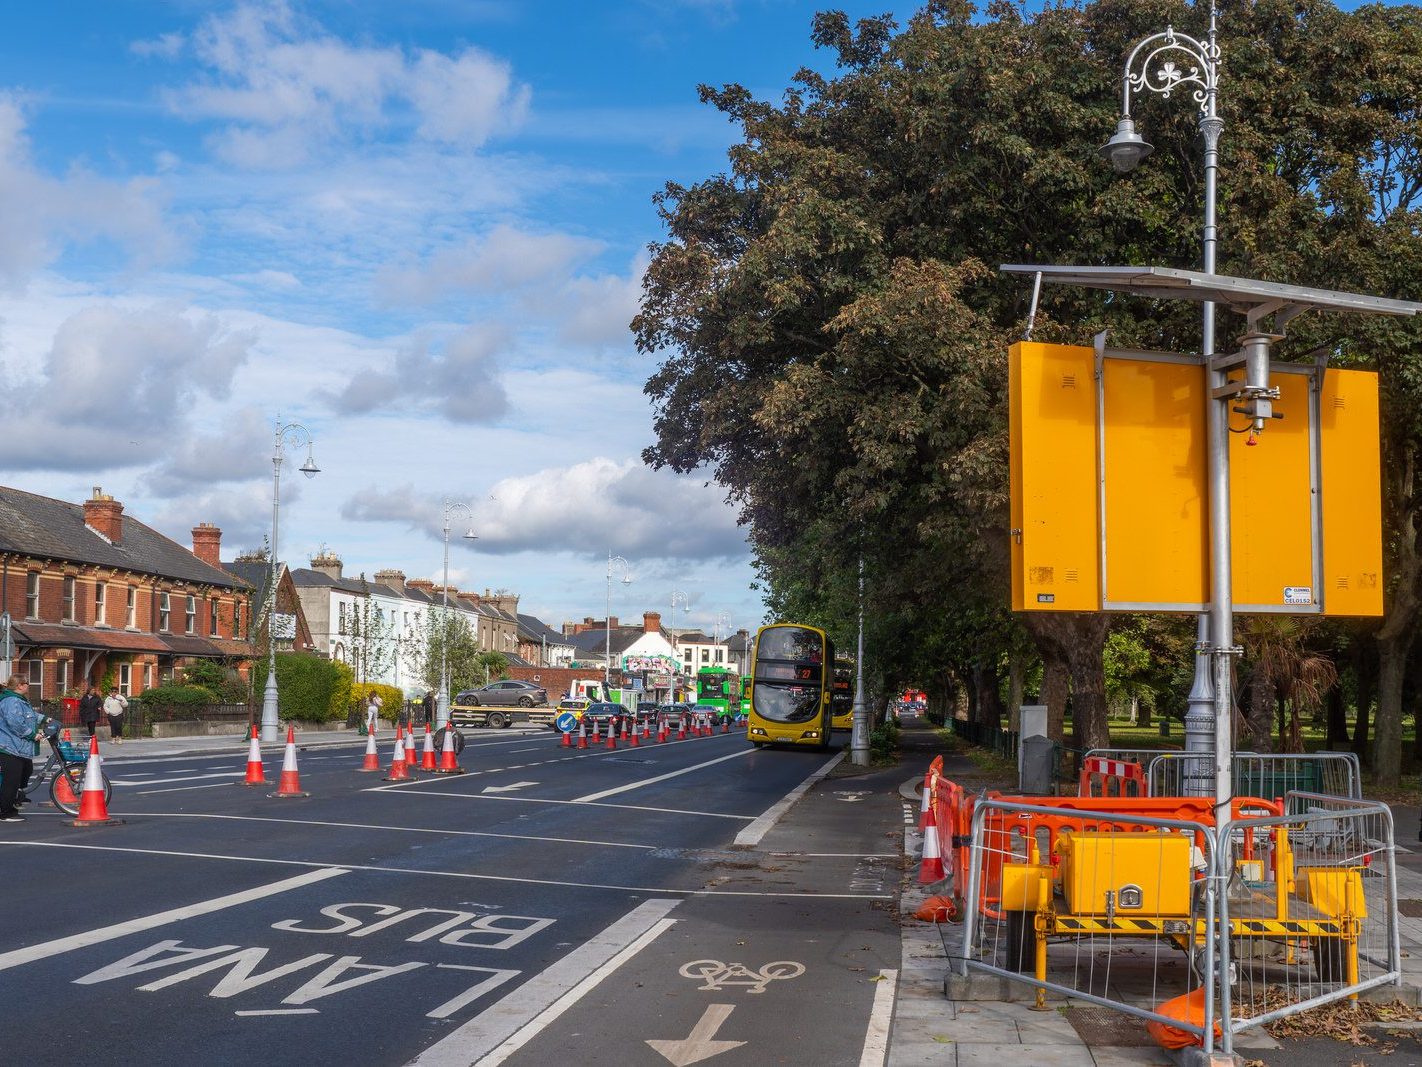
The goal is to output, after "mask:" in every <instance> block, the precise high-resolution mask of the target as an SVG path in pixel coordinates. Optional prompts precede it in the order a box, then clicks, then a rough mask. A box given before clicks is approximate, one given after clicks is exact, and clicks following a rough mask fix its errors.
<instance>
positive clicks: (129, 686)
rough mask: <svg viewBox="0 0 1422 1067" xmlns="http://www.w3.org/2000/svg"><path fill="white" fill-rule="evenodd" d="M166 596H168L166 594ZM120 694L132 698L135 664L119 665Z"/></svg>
mask: <svg viewBox="0 0 1422 1067" xmlns="http://www.w3.org/2000/svg"><path fill="white" fill-rule="evenodd" d="M163 595H164V596H167V595H168V594H166V593H164V594H163ZM118 685H119V692H120V693H122V694H123V695H124V696H131V695H132V693H133V664H132V663H120V664H119V683H118Z"/></svg>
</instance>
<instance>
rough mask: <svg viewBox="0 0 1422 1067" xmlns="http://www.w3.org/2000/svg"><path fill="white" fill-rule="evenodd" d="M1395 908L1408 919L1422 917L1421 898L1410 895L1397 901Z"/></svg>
mask: <svg viewBox="0 0 1422 1067" xmlns="http://www.w3.org/2000/svg"><path fill="white" fill-rule="evenodd" d="M1397 910H1398V911H1400V912H1401V913H1402V914H1403V915H1406V916H1407V917H1408V918H1409V919H1422V900H1418V899H1417V898H1415V897H1411V898H1408V899H1405V900H1399V901H1398V902H1397Z"/></svg>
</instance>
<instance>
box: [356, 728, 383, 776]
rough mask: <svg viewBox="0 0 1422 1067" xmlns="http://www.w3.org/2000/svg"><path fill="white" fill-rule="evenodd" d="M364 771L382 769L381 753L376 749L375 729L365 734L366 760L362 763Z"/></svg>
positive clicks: (361, 766) (361, 767)
mask: <svg viewBox="0 0 1422 1067" xmlns="http://www.w3.org/2000/svg"><path fill="white" fill-rule="evenodd" d="M360 769H361V770H362V771H378V770H380V753H378V752H376V751H375V731H374V730H371V731H370V733H368V734H366V735H365V762H364V763H362V764H361V765H360Z"/></svg>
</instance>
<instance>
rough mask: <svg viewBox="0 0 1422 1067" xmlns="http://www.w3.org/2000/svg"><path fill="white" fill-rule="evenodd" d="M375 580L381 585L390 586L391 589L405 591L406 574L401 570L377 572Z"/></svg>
mask: <svg viewBox="0 0 1422 1067" xmlns="http://www.w3.org/2000/svg"><path fill="white" fill-rule="evenodd" d="M375 580H376V581H377V582H379V583H380V584H381V585H388V586H389V587H390V588H391V589H396V590H399V591H400V592H402V593H403V592H404V591H405V572H404V571H400V570H394V569H393V568H392V569H391V570H385V571H376V572H375Z"/></svg>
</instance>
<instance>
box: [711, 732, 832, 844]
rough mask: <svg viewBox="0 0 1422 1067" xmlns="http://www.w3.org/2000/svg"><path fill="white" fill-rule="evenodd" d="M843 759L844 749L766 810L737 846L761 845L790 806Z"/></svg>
mask: <svg viewBox="0 0 1422 1067" xmlns="http://www.w3.org/2000/svg"><path fill="white" fill-rule="evenodd" d="M842 759H844V749H840V750H839V751H838V752H836V753H835V755H834V758H833V759H831V760H830V761H829V762H828V763H826V764H825V765H824V766H823V767H821V768H820V769H819V770H817V771H816V772H815V773H814V774H812V775H810V777H808V778H806V779H805V780H804V781H803V782H801V783H800V784H799V785H797V786H796V787H795V788H794V789H792V790H790V792H788V793H786V794H785V795H784V796H783V797H781V798H780V799H779V800H777V801H776V802H775V803H774V804H772V805H771V806H770V807H769V808H767V809H766V810H765V813H764V814H763V815H761V816H760V818H758V819H756V820H755V821H754V822H752V823H751V824H750V825H749V826H747V827H746V828H745V829H744V830H742V831H741V832H740V833H738V834H737V835H736V844H738V845H751V846H754V845H758V844H760V839H761V838H762V837H764V836H765V835H766V834H768V833H770V828H771V827H772V826H774V825H775V824H776V823H777V822H779V821H780V817H781V816H782V815H784V814H785V813H786V812H787V811H789V810H790V806H791V805H792V804H794V803H795V801H797V800H799V799H800V798H801V797H802V796H804V795H805V794H806V793H808V792H809V791H810V786H812V785H814V784H815V783H816V782H818V781H819V780H820V779H821V778H823V777H825V775H827V774H829V772H830V771H832V770H834V768H835V766H836V764H838V763H839V761H840V760H842Z"/></svg>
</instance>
